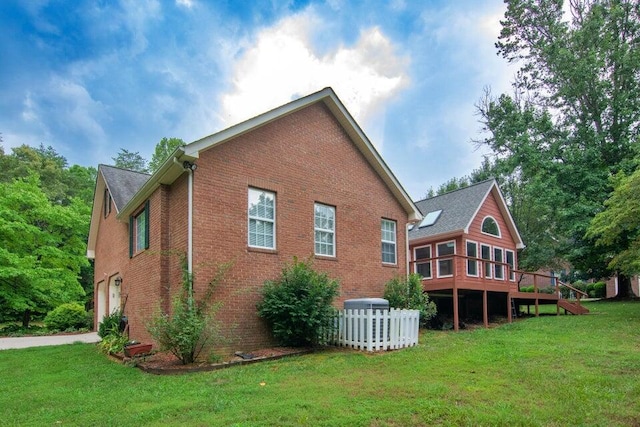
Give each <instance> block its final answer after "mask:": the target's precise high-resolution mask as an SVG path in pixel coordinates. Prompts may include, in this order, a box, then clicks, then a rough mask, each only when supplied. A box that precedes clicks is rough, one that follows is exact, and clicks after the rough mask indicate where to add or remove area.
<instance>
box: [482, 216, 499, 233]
mask: <svg viewBox="0 0 640 427" xmlns="http://www.w3.org/2000/svg"><path fill="white" fill-rule="evenodd" d="M482 232H483V233H484V234H490V235H492V236H496V237H500V227H498V223H497V222H496V220H495V219H493V217H490V216H488V217H486V218H485V219H484V220H483V221H482Z"/></svg>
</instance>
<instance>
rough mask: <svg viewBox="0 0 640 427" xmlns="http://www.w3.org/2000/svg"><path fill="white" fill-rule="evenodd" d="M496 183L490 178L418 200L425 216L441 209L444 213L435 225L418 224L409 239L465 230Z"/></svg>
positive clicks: (418, 205)
mask: <svg viewBox="0 0 640 427" xmlns="http://www.w3.org/2000/svg"><path fill="white" fill-rule="evenodd" d="M494 183H495V180H493V179H490V180H487V181H482V182H479V183H478V184H474V185H470V186H468V187H464V188H460V189H458V190H454V191H451V192H449V193H445V194H442V195H440V196H435V197H431V198H430V199H425V200H421V201H419V202H416V206H417V207H418V209H420V212H421V213H422V215H423V216H427V215H428V214H429V213H430V212H436V211H439V210H442V213H441V214H440V216H439V217H438V219H437V220H436V222H435V223H434V224H433V225H430V226H427V227H420V226H419V225H420V224H416V226H415V227H413V229H412V230H411V231H409V239H420V238H423V237H431V236H437V235H438V234H448V233H452V232H455V231H460V232H463V231H464V230H465V229H466V228H467V227H468V226H469V224H470V223H471V220H473V217H474V216H475V214H476V212H477V211H478V209H480V205H481V204H482V202H483V201H484V199H485V197H487V194H489V191H490V190H491V187H492V186H493V184H494Z"/></svg>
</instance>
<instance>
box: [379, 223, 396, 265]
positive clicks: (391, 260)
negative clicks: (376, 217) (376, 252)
mask: <svg viewBox="0 0 640 427" xmlns="http://www.w3.org/2000/svg"><path fill="white" fill-rule="evenodd" d="M381 229H382V262H383V263H384V264H395V263H396V222H395V221H391V220H389V219H383V220H382V223H381Z"/></svg>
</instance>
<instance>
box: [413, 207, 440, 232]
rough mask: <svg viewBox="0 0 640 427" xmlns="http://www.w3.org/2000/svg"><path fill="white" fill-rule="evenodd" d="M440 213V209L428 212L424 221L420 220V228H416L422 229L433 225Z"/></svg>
mask: <svg viewBox="0 0 640 427" xmlns="http://www.w3.org/2000/svg"><path fill="white" fill-rule="evenodd" d="M441 213H442V209H440V210H437V211H433V212H429V213H428V214H427V215H426V216H425V217H424V219H423V220H422V222H420V226H419V227H418V228H422V227H428V226H430V225H433V224H435V223H436V221H437V220H438V218H440V214H441Z"/></svg>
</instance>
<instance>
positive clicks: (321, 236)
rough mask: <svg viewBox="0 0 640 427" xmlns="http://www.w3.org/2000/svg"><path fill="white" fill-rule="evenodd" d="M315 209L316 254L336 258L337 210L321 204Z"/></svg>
mask: <svg viewBox="0 0 640 427" xmlns="http://www.w3.org/2000/svg"><path fill="white" fill-rule="evenodd" d="M314 207H315V214H314V230H315V254H316V255H326V256H336V249H335V246H336V234H335V230H336V208H334V207H333V206H326V205H321V204H320V203H316V204H315V205H314Z"/></svg>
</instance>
